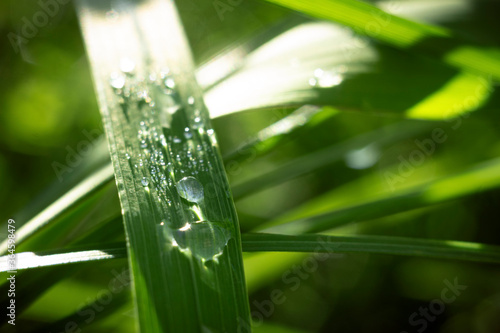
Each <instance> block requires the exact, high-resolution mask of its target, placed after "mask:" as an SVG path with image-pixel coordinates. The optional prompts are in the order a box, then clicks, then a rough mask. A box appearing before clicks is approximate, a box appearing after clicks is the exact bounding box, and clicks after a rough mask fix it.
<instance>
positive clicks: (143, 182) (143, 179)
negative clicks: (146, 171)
mask: <svg viewBox="0 0 500 333" xmlns="http://www.w3.org/2000/svg"><path fill="white" fill-rule="evenodd" d="M141 183H142V186H144V187H146V186H148V185H149V182H148V180H147V178H146V177H142V180H141Z"/></svg>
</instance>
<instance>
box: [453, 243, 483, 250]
mask: <svg viewBox="0 0 500 333" xmlns="http://www.w3.org/2000/svg"><path fill="white" fill-rule="evenodd" d="M445 243H446V244H447V245H450V246H453V247H458V248H464V249H475V250H479V249H481V248H483V245H482V244H478V243H470V242H459V241H446V242H445Z"/></svg>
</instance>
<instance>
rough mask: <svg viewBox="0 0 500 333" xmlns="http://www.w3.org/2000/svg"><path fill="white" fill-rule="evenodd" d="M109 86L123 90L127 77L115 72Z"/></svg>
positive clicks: (111, 76)
mask: <svg viewBox="0 0 500 333" xmlns="http://www.w3.org/2000/svg"><path fill="white" fill-rule="evenodd" d="M109 84H110V85H111V86H112V87H113V88H115V89H121V88H123V86H124V85H125V75H123V74H122V73H117V72H113V73H111V75H110V78H109Z"/></svg>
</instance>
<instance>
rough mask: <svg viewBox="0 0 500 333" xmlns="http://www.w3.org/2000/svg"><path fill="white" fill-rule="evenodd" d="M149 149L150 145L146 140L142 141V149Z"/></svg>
mask: <svg viewBox="0 0 500 333" xmlns="http://www.w3.org/2000/svg"><path fill="white" fill-rule="evenodd" d="M147 147H148V144H147V142H146V140H141V148H147Z"/></svg>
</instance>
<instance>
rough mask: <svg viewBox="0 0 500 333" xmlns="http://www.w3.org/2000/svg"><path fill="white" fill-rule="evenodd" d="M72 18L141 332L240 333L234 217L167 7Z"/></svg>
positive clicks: (243, 298) (243, 299)
mask: <svg viewBox="0 0 500 333" xmlns="http://www.w3.org/2000/svg"><path fill="white" fill-rule="evenodd" d="M111 3H113V5H111ZM111 9H113V10H115V11H116V12H117V15H116V19H109V16H106V12H108V11H109V10H111ZM79 14H80V23H81V26H82V30H83V35H84V37H85V42H86V46H87V51H88V53H89V58H90V60H91V64H92V69H93V75H94V81H95V85H96V90H97V93H98V98H99V101H100V107H101V111H102V115H103V120H104V125H105V129H106V132H107V136H108V140H109V142H110V147H111V155H112V162H113V165H114V168H115V174H116V178H117V183H118V190H119V195H120V201H121V204H122V209H123V214H124V222H125V231H126V235H127V246H128V253H129V263H130V267H131V271H132V276H133V282H134V283H133V295H134V298H135V304H136V308H137V313H138V321H139V327H140V330H141V331H143V332H165V331H172V332H180V331H182V332H200V331H203V330H215V331H237V329H241V330H242V331H248V330H249V329H250V328H249V326H248V323H249V321H248V320H249V319H248V318H249V309H248V300H247V295H246V290H245V283H244V276H243V266H242V258H241V245H240V239H239V232H238V221H237V217H236V213H235V210H234V206H233V203H232V200H231V195H230V192H229V187H228V184H227V180H226V176H225V172H224V169H223V167H222V161H221V159H220V156H219V153H218V151H217V143H216V140H215V135H214V133H213V130H212V129H211V127H210V124H209V119H208V112H207V111H206V108H205V106H204V103H203V100H202V93H201V89H200V88H199V87H198V86H197V85H196V81H195V78H194V71H193V65H192V63H191V60H190V59H191V55H190V53H189V48H188V46H187V42H186V40H185V38H184V35H183V32H182V29H181V27H180V22H179V19H178V17H177V14H176V11H175V8H174V6H173V3H172V2H169V1H160V0H158V1H156V0H151V1H141V2H139V1H137V2H135V1H134V2H129V1H119V2H109V1H92V0H89V1H80V2H79ZM103 50H106V52H103ZM174 50H175V51H174ZM131 64H133V65H131ZM134 65H135V66H134ZM131 67H134V68H131ZM120 71H121V72H120ZM110 80H111V81H110ZM194 162H196V163H194ZM136 165H137V167H136ZM172 305H175V306H172Z"/></svg>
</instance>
